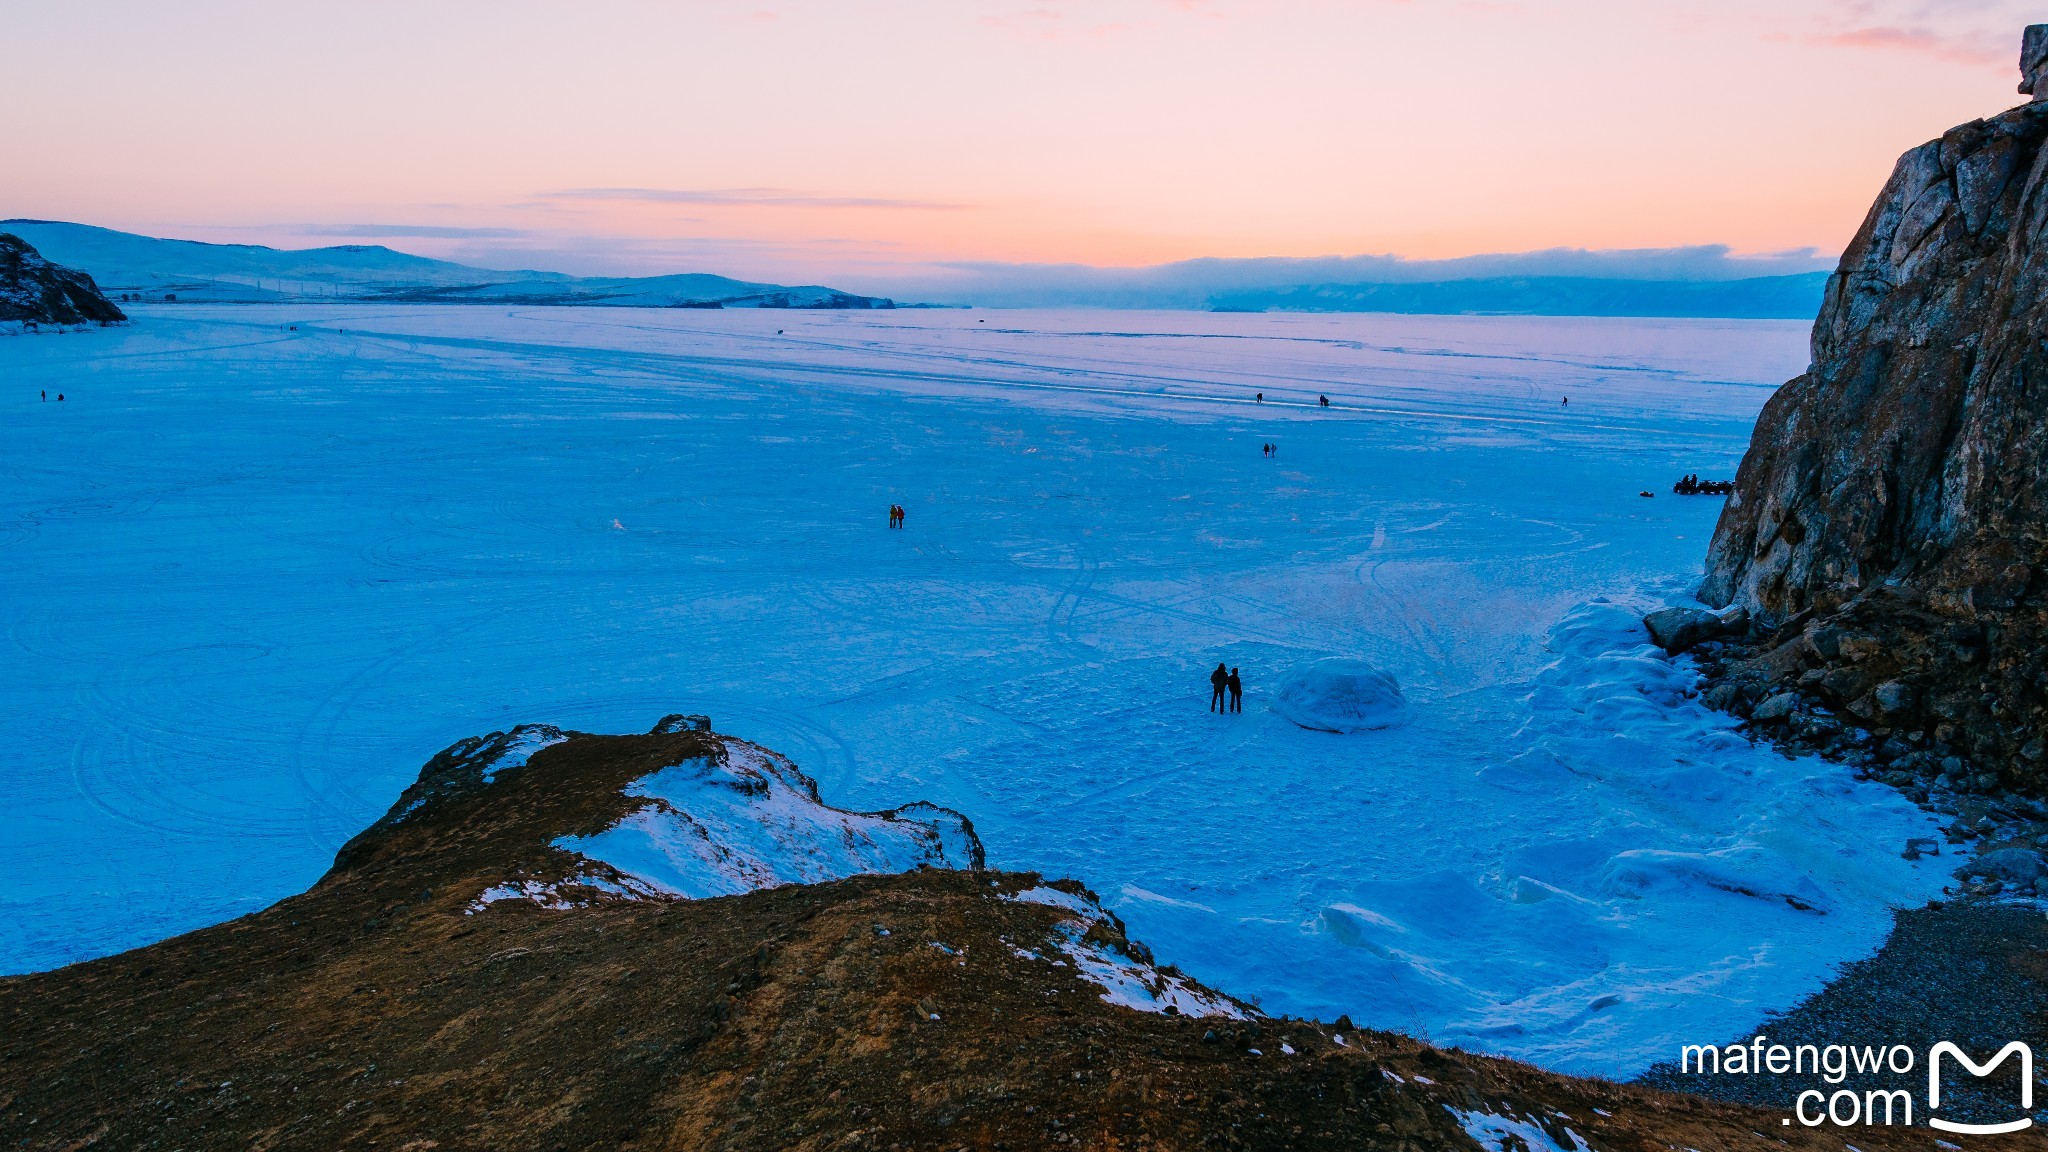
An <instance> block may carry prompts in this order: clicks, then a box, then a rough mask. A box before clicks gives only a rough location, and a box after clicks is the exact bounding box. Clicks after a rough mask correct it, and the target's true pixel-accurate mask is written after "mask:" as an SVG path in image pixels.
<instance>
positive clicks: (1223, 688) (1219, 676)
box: [1209, 663, 1230, 712]
mask: <svg viewBox="0 0 2048 1152" xmlns="http://www.w3.org/2000/svg"><path fill="white" fill-rule="evenodd" d="M1209 687H1211V688H1212V689H1214V691H1212V692H1211V693H1209V711H1211V712H1221V711H1223V710H1224V705H1223V694H1224V693H1225V692H1227V691H1229V689H1230V670H1229V669H1227V668H1225V667H1224V666H1223V665H1222V664H1221V663H1218V664H1217V665H1216V670H1215V671H1214V672H1211V673H1209Z"/></svg>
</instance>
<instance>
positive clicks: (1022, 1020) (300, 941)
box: [0, 732, 2033, 1152]
mask: <svg viewBox="0 0 2048 1152" xmlns="http://www.w3.org/2000/svg"><path fill="white" fill-rule="evenodd" d="M489 743H490V742H489V741H488V740H486V741H480V742H465V743H464V744H462V745H458V746H456V748H454V749H451V750H450V751H449V752H448V753H444V754H443V755H442V756H440V757H437V758H436V760H435V761H434V762H433V763H432V764H430V765H429V766H428V768H427V770H426V771H425V772H423V773H422V776H421V782H420V783H419V784H416V785H415V786H414V787H413V788H412V789H410V790H408V793H407V796H406V798H404V799H402V800H401V801H400V803H399V804H398V805H397V806H395V807H394V809H393V812H392V814H391V815H389V816H387V817H386V818H384V819H383V820H380V821H379V822H378V823H377V824H376V825H375V826H373V827H372V828H371V829H370V830H369V831H368V832H366V833H364V835H363V836H361V837H358V838H357V839H356V840H355V841H353V842H352V843H351V844H350V845H349V846H348V847H347V848H346V849H345V850H344V851H343V852H342V853H341V856H340V858H339V860H338V861H337V864H336V866H335V868H334V870H333V871H332V872H330V873H329V874H328V875H327V876H326V877H325V878H324V879H323V880H322V881H321V882H320V883H319V884H318V885H317V886H316V887H314V888H313V889H312V890H311V891H309V892H307V893H305V894H303V895H300V896H296V897H292V898H290V899H287V900H285V901H282V902H281V903H279V904H277V905H275V906H274V907H272V908H269V909H267V910H265V911H263V912H260V913H256V914H254V915H251V916H246V917H243V918H241V919H239V920H235V921H232V922H230V923H226V924H222V925H218V926H216V927H213V928H208V929H205V930H202V931H199V932H194V933H191V934H189V935H186V936H181V937H177V938H175V939H172V940H167V941H164V942H162V943H160V944H156V945H152V946H150V947H147V948H142V949H137V950H135V951H132V952H128V953H124V954H121V955H118V956H112V957H108V958H105V959H102V960H96V961H92V962H89V963H84V964H78V965H74V966H71V967H68V968H64V969H60V970H57V971H54V972H47V973H41V974H36V975H29V976H21V977H14V978H10V979H6V980H0V1145H4V1146H5V1147H8V1148H26V1149H39V1150H56V1149H82V1148H110V1149H154V1148H162V1149H215V1148H218V1149H227V1148H233V1149H257V1150H264V1149H320V1150H327V1149H373V1148H374V1149H380V1150H389V1149H400V1150H416V1152H417V1150H424V1149H447V1150H455V1149H478V1150H483V1149H490V1150H515V1149H534V1150H539V1152H547V1150H551V1149H563V1150H568V1149H613V1148H631V1149H753V1148H778V1149H779V1148H798V1149H825V1148H875V1149H888V1148H934V1149H940V1148H945V1149H951V1148H977V1149H981V1148H992V1149H1001V1148H1011V1149H1027V1148H1048V1147H1076V1148H1103V1149H1110V1148H1116V1149H1123V1148H1209V1147H1216V1148H1304V1149H1308V1148H1344V1149H1362V1148H1364V1149H1370V1148H1389V1149H1391V1148H1471V1147H1473V1144H1472V1142H1471V1141H1470V1140H1469V1139H1468V1138H1467V1137H1466V1136H1465V1135H1464V1133H1463V1130H1462V1129H1461V1127H1460V1126H1459V1124H1458V1123H1457V1121H1456V1119H1455V1117H1454V1116H1453V1115H1452V1112H1451V1111H1450V1109H1451V1108H1457V1109H1463V1110H1475V1109H1478V1110H1486V1111H1490V1112H1493V1113H1495V1114H1499V1115H1510V1116H1516V1117H1521V1118H1526V1119H1528V1120H1531V1121H1533V1122H1535V1123H1537V1124H1539V1125H1540V1126H1542V1127H1543V1128H1545V1130H1546V1131H1548V1132H1550V1133H1551V1134H1552V1135H1553V1136H1554V1137H1555V1138H1557V1139H1559V1140H1561V1141H1562V1143H1563V1146H1564V1147H1567V1148H1570V1147H1573V1143H1572V1138H1571V1137H1568V1136H1566V1135H1565V1129H1566V1128H1569V1129H1570V1130H1571V1131H1572V1132H1574V1133H1576V1134H1577V1135H1578V1137H1580V1138H1583V1139H1584V1140H1585V1141H1586V1142H1587V1143H1588V1144H1589V1145H1590V1146H1591V1147H1593V1148H1596V1149H1643V1150H1645V1152H1650V1150H1655V1152H1663V1150H1664V1149H1667V1148H1671V1147H1679V1148H1692V1149H1698V1150H1700V1152H1714V1150H1718V1149H1734V1148H1745V1149H1753V1148H1757V1147H1760V1146H1763V1145H1764V1144H1765V1143H1768V1144H1769V1145H1770V1146H1773V1147H1780V1146H1789V1147H1797V1148H1808V1147H1810V1148H1815V1149H1822V1148H1824V1149H1827V1150H1828V1152H1839V1149H1840V1147H1841V1146H1842V1138H1841V1133H1839V1132H1828V1131H1823V1130H1813V1131H1808V1130H1805V1129H1800V1128H1797V1127H1794V1128H1790V1129H1786V1128H1782V1127H1779V1120H1780V1116H1781V1115H1782V1114H1781V1113H1778V1112H1763V1111H1755V1110H1751V1109H1747V1108H1744V1107H1741V1106H1737V1105H1731V1104H1722V1103H1714V1102H1710V1101H1706V1100H1702V1099H1699V1098H1696V1097H1687V1096H1676V1095H1667V1094H1664V1093H1660V1092H1656V1091H1652V1090H1649V1089H1645V1088H1639V1087H1628V1086H1617V1085H1612V1084H1606V1083H1602V1082H1598V1081H1587V1080H1574V1079H1570V1078H1566V1077H1562V1076H1556V1075H1552V1074H1549V1073H1544V1072H1540V1071H1537V1070H1535V1069H1532V1068H1529V1067H1526V1066H1523V1065H1519V1064H1515V1063H1512V1062H1508V1061H1501V1060H1492V1059H1485V1058H1479V1057H1473V1056H1469V1055H1465V1054H1461V1053H1458V1052H1447V1051H1439V1050H1436V1049H1432V1048H1430V1047H1428V1046H1426V1045H1424V1044H1421V1043H1418V1042H1415V1041H1412V1040H1408V1039H1405V1038H1402V1037H1398V1036H1392V1035H1385V1034H1373V1033H1357V1032H1353V1031H1352V1030H1350V1029H1348V1028H1343V1029H1341V1031H1342V1032H1343V1033H1344V1035H1345V1039H1346V1041H1347V1042H1348V1043H1347V1044H1345V1045H1343V1046H1340V1045H1339V1044H1338V1043H1337V1042H1336V1040H1335V1039H1334V1037H1335V1035H1336V1034H1337V1033H1338V1032H1339V1031H1340V1029H1339V1027H1337V1026H1332V1025H1325V1024H1316V1023H1310V1022H1305V1021H1297V1020H1279V1019H1270V1018H1259V1019H1256V1020H1255V1021H1251V1022H1233V1021H1228V1020H1222V1019H1206V1020H1200V1019H1190V1018H1187V1017H1181V1016H1172V1015H1159V1014H1147V1013H1140V1012H1135V1011H1131V1010H1128V1009H1125V1008H1121V1007H1118V1006H1115V1005H1112V1004H1110V1003H1107V1002H1105V1001H1104V1000H1103V999H1102V998H1101V995H1100V990H1099V989H1098V988H1096V987H1095V986H1093V985H1091V984H1089V983H1087V982H1085V981H1084V980H1082V979H1081V978H1080V976H1079V975H1078V974H1077V972H1076V970H1075V968H1074V967H1073V966H1072V965H1071V964H1066V963H1061V962H1056V959H1057V958H1058V957H1059V956H1060V953H1059V952H1058V950H1057V945H1058V943H1059V938H1058V936H1057V933H1056V927H1055V925H1056V922H1057V921H1058V920H1059V919H1060V918H1061V913H1060V912H1059V911H1058V910H1056V909H1053V908H1049V907H1045V906H1043V905H1040V904H1034V903H1024V902H1019V901H1016V900H1012V899H1007V898H1005V897H1006V896H1007V895H1008V894H1011V893H1014V892H1016V891H1018V890H1020V889H1022V888H1025V887H1028V886H1031V885H1034V884H1036V883H1038V879H1037V878H1036V877H1031V876H1019V875H1013V874H1004V873H993V872H983V871H958V872H954V871H922V872H915V873H909V874H901V875H886V876H857V877H854V878H852V879H848V880H843V881H839V882H835V883H830V884H821V885H815V886H790V887H782V888H775V889H770V890H766V891H758V892H752V893H749V894H745V895H740V896H733V897H724V898H720V899H713V900H699V901H686V900H658V899H657V900H644V899H643V900H633V899H620V898H616V897H606V896H605V895H604V894H603V893H601V892H599V891H597V890H596V889H594V888H593V889H589V890H588V891H587V893H586V895H587V896H588V897H589V903H588V905H587V906H583V907H569V908H557V909H551V908H546V907H542V906H540V905H538V904H535V903H531V902H525V901H504V902H500V903H497V904H493V905H490V906H488V907H485V908H482V909H480V910H477V911H474V912H472V911H471V908H472V902H473V901H474V900H475V898H476V897H477V895H478V894H479V893H480V892H482V891H483V890H484V889H485V888H486V887H489V886H491V885H494V884H498V883H502V882H504V881H506V880H508V879H513V878H517V877H521V876H525V877H541V878H556V879H559V878H561V877H564V876H568V875H574V874H575V873H574V872H573V871H571V867H572V865H573V864H574V863H575V862H574V861H573V860H572V858H568V857H567V854H565V853H561V852H559V851H557V850H556V849H553V848H550V847H548V842H549V841H550V840H552V839H553V838H554V837H556V836H559V835H563V834H565V833H567V834H574V833H581V832H594V831H596V830H598V829H600V828H602V827H604V826H605V825H606V824H608V823H609V822H610V821H612V820H614V819H616V818H617V816H618V815H619V814H620V813H621V812H623V811H624V810H625V808H626V807H627V806H628V805H629V803H630V801H628V800H627V799H626V798H624V797H622V796H621V795H620V794H619V790H620V789H621V788H622V787H623V786H624V785H625V784H626V783H627V782H629V781H631V780H633V779H636V778H638V777H640V776H643V775H646V774H648V773H649V772H652V771H653V770H655V769H657V768H659V767H662V766H665V765H668V764H674V763H677V762H679V761H680V760H681V759H684V758H688V757H693V756H706V755H712V754H714V750H715V749H716V747H717V738H716V737H714V736H712V735H711V734H710V733H701V732H682V733H665V734H653V735H647V736H633V737H609V736H606V737H599V736H577V737H575V738H573V739H570V740H569V741H568V742H566V743H562V744H558V745H555V746H553V747H550V748H547V749H545V750H543V751H541V752H539V753H538V754H536V755H535V756H534V757H533V758H532V760H531V762H530V763H528V764H527V766H526V767H524V768H519V769H513V770H508V771H505V772H503V773H501V774H500V775H499V776H498V778H497V780H496V782H495V783H491V784H484V783H483V782H482V781H481V779H480V777H479V775H478V774H477V773H476V772H474V771H472V770H471V767H469V766H473V764H474V763H476V762H477V760H478V757H479V756H480V755H483V754H484V752H487V751H488V747H487V746H488V745H489ZM415 802H419V803H417V804H415ZM401 813H403V814H404V818H403V819H400V818H399V816H400V814H401ZM584 874H586V875H587V874H588V873H587V871H586V872H585V873H584ZM1070 887H1071V889H1072V890H1073V891H1076V892H1078V891H1080V888H1079V886H1078V885H1070ZM1096 932H1097V933H1098V934H1099V935H1101V936H1102V937H1104V938H1106V939H1108V940H1109V941H1110V942H1111V943H1121V933H1122V929H1121V926H1120V925H1118V924H1116V923H1115V922H1114V920H1113V919H1112V920H1110V921H1107V922H1105V923H1104V924H1101V925H1099V926H1098V927H1097V929H1096ZM935 944H942V945H944V946H945V947H944V948H939V947H934V945H935ZM1129 947H1131V948H1132V949H1133V950H1134V951H1136V946H1135V945H1130V946H1129ZM1282 1044H1286V1045H1287V1046H1288V1047H1290V1048H1292V1049H1293V1050H1294V1053H1293V1054H1292V1055H1286V1054H1283V1052H1282V1049H1281V1045H1282ZM1254 1049H1256V1050H1258V1052H1259V1053H1260V1054H1257V1055H1255V1054H1254V1053H1253V1050H1254ZM1596 1109H1597V1111H1596ZM1760 1134H1762V1135H1760ZM1851 1135H1853V1137H1854V1142H1855V1143H1856V1145H1857V1146H1858V1147H1859V1148H1861V1149H1863V1150H1864V1152H1879V1150H1881V1149H1890V1148H1905V1147H1914V1148H1925V1147H1926V1146H1927V1136H1926V1134H1925V1132H1924V1130H1921V1132H1920V1133H1919V1134H1918V1135H1917V1136H1915V1134H1914V1133H1913V1132H1912V1131H1909V1130H1899V1131H1897V1132H1895V1133H1888V1132H1886V1131H1885V1130H1882V1129H1860V1130H1858V1131H1856V1132H1854V1133H1853V1134H1851ZM1781 1138H1782V1140H1783V1142H1784V1143H1782V1144H1781V1143H1780V1140H1781ZM1972 1146H1973V1147H1978V1146H1982V1147H1997V1146H1999V1145H1998V1143H1997V1142H1995V1141H1987V1142H1973V1144H1972ZM2011 1146H2019V1145H2018V1144H2016V1143H2015V1144H2012V1145H2011ZM2028 1146H2033V1145H2031V1144H2030V1145H2028Z"/></svg>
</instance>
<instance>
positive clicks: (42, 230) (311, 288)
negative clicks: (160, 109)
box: [0, 220, 896, 309]
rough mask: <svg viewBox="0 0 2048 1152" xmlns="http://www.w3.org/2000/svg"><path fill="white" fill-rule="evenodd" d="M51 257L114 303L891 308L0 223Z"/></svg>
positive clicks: (382, 254)
mask: <svg viewBox="0 0 2048 1152" xmlns="http://www.w3.org/2000/svg"><path fill="white" fill-rule="evenodd" d="M0 232H12V233H14V234H15V235H17V236H20V237H21V238H22V239H24V240H26V241H28V242H29V243H30V244H32V245H34V246H35V248H36V249H37V250H38V251H40V252H41V253H42V254H43V255H44V256H45V257H47V258H48V259H49V260H51V261H53V262H55V263H58V264H63V265H66V266H68V267H72V268H78V269H81V270H83V271H85V272H87V273H90V274H91V275H92V277H93V279H94V280H96V281H98V283H99V285H100V287H101V288H102V289H103V290H104V291H105V292H106V293H107V294H108V295H110V296H112V297H114V298H115V299H116V300H130V301H139V302H145V303H146V302H161V301H166V300H171V301H176V302H211V303H275V302H284V301H294V300H354V301H374V302H404V303H427V304H573V305H608V306H613V307H632V308H827V309H831V308H853V309H865V308H893V307H895V306H896V305H895V303H894V301H891V300H887V299H884V298H881V297H876V296H859V295H855V294H853V293H850V292H841V291H839V290H838V289H835V288H824V287H820V286H817V285H803V286H799V287H789V286H786V285H781V284H755V283H750V282H748V281H745V280H733V279H729V278H727V277H724V276H712V275H707V274H703V273H686V274H683V275H677V276H620V277H597V276H568V275H564V274H563V273H560V272H536V271H532V270H521V271H503V270H498V269H491V268H473V267H471V266H469V265H467V264H456V263H452V262H450V261H447V260H433V259H429V258H427V257H425V256H413V255H410V254H408V253H405V252H398V251H394V250H392V249H390V248H386V247H383V246H382V245H375V244H341V245H336V246H333V247H328V248H305V249H279V248H266V247H263V246H261V245H256V244H206V243H202V242H200V241H196V240H160V239H157V238H155V237H150V236H138V235H136V234H134V233H132V232H117V231H114V230H113V229H110V228H95V227H93V226H91V225H89V224H69V223H64V222H61V221H53V220H0Z"/></svg>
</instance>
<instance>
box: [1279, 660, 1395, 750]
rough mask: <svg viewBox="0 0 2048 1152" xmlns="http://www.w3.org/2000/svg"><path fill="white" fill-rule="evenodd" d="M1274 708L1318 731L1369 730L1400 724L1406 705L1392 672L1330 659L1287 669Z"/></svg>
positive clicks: (1368, 665) (1361, 663) (1304, 725)
mask: <svg viewBox="0 0 2048 1152" xmlns="http://www.w3.org/2000/svg"><path fill="white" fill-rule="evenodd" d="M1273 711H1275V712H1278V713H1279V714H1280V715H1282V716H1285V717H1286V718H1287V719H1289V720H1292V721H1294V722H1295V723H1296V724H1299V725H1301V726H1302V727H1303V728H1313V729H1315V730H1317V731H1319V732H1347V733H1348V732H1370V731H1374V730H1376V729H1380V728H1392V727H1393V726H1394V725H1396V724H1399V723H1401V722H1402V721H1403V720H1404V719H1406V713H1407V703H1406V701H1404V700H1403V699H1402V697H1401V685H1400V684H1398V683H1396V682H1395V680H1394V678H1393V677H1392V676H1389V675H1387V674H1386V673H1385V672H1382V671H1380V670H1379V669H1377V668H1375V667H1373V666H1372V665H1371V664H1368V663H1366V662H1365V661H1363V660H1350V659H1344V658H1341V657H1332V658H1330V659H1326V660H1318V661H1316V662H1315V663H1313V664H1308V665H1304V666H1303V667H1300V668H1297V669H1295V670H1294V671H1293V672H1290V673H1288V675H1287V678H1286V679H1285V680H1283V681H1281V683H1280V689H1279V692H1278V693H1277V694H1276V695H1275V696H1274V698H1273Z"/></svg>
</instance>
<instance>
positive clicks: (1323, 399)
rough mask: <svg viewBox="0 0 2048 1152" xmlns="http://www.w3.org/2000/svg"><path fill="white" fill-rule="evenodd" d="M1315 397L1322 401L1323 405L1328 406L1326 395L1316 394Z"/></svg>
mask: <svg viewBox="0 0 2048 1152" xmlns="http://www.w3.org/2000/svg"><path fill="white" fill-rule="evenodd" d="M1316 399H1317V400H1318V401H1320V402H1321V403H1322V405H1323V407H1325V408H1328V407H1329V406H1330V398H1329V397H1328V396H1322V395H1318V396H1317V397H1316Z"/></svg>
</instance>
